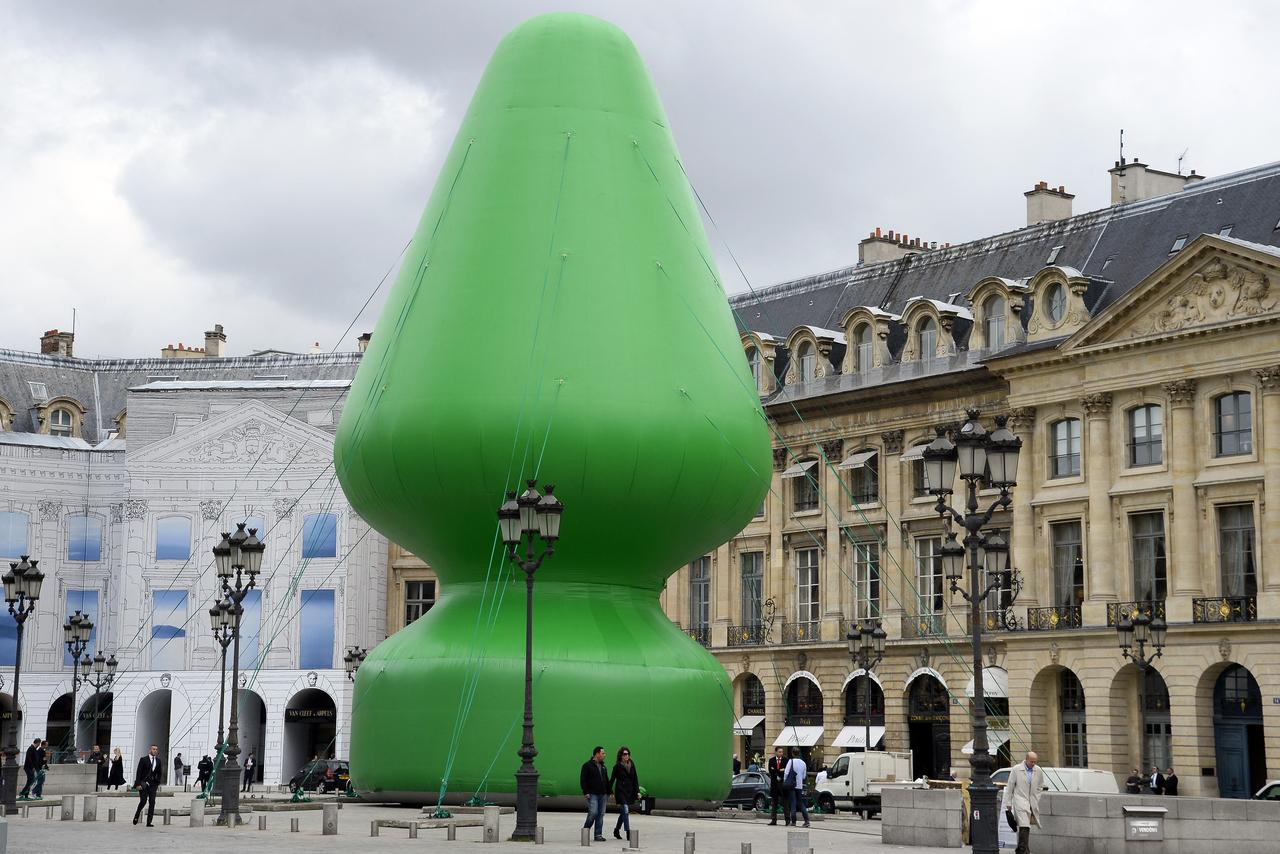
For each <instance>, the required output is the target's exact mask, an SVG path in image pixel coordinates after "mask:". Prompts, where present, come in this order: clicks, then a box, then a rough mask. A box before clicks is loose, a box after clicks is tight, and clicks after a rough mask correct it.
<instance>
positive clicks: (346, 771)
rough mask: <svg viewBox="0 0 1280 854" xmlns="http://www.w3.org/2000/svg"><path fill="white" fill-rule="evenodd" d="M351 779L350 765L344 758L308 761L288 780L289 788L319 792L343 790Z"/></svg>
mask: <svg viewBox="0 0 1280 854" xmlns="http://www.w3.org/2000/svg"><path fill="white" fill-rule="evenodd" d="M350 781H351V766H350V765H348V764H347V761H346V760H345V759H322V760H320V761H318V762H308V763H307V764H306V765H303V766H302V767H301V768H300V769H298V773H297V774H294V775H293V777H292V779H290V780H289V788H290V789H297V788H302V789H303V790H304V791H318V792H321V793H325V794H327V793H329V792H344V791H346V789H347V786H348V785H349V784H350Z"/></svg>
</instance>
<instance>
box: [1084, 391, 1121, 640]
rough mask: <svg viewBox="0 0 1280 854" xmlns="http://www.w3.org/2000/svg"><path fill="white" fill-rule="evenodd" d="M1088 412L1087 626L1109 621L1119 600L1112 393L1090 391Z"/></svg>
mask: <svg viewBox="0 0 1280 854" xmlns="http://www.w3.org/2000/svg"><path fill="white" fill-rule="evenodd" d="M1081 403H1082V404H1083V405H1084V411H1085V422H1086V423H1085V426H1086V428H1087V430H1088V434H1089V436H1088V442H1089V450H1088V455H1087V456H1086V457H1085V459H1084V465H1085V467H1086V470H1085V471H1086V474H1085V480H1086V482H1087V483H1088V485H1089V540H1088V542H1089V553H1088V555H1087V556H1086V559H1085V567H1086V572H1087V578H1086V580H1085V589H1086V590H1087V591H1088V593H1087V598H1086V600H1085V605H1084V614H1083V617H1084V624H1085V625H1086V626H1105V625H1106V624H1107V606H1106V603H1107V602H1114V601H1115V600H1116V562H1115V549H1114V547H1113V542H1114V539H1115V535H1116V532H1115V528H1114V526H1113V525H1112V521H1111V495H1110V491H1111V395H1110V394H1108V393H1102V394H1090V395H1087V396H1086V397H1084V398H1083V399H1082V400H1081Z"/></svg>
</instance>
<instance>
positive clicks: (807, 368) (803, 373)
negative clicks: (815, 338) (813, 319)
mask: <svg viewBox="0 0 1280 854" xmlns="http://www.w3.org/2000/svg"><path fill="white" fill-rule="evenodd" d="M796 359H797V360H798V361H799V364H800V382H802V383H810V382H813V381H814V380H815V379H817V378H818V351H817V350H816V349H815V348H814V346H813V344H811V343H810V342H808V341H805V342H804V343H802V344H801V345H800V349H799V351H798V352H797V353H796Z"/></svg>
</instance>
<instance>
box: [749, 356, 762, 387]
mask: <svg viewBox="0 0 1280 854" xmlns="http://www.w3.org/2000/svg"><path fill="white" fill-rule="evenodd" d="M747 367H749V368H751V381H752V382H754V383H755V386H756V391H760V351H759V350H757V349H756V348H755V347H748V348H747Z"/></svg>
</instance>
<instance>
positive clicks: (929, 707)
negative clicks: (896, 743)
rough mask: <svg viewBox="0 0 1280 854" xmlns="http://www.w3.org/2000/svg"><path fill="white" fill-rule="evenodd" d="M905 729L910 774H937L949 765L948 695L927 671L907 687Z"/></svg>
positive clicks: (931, 775) (944, 688) (919, 775)
mask: <svg viewBox="0 0 1280 854" xmlns="http://www.w3.org/2000/svg"><path fill="white" fill-rule="evenodd" d="M907 729H908V734H909V739H910V744H911V774H912V776H913V777H916V778H917V779H918V778H920V777H936V776H938V772H940V771H942V770H943V769H944V768H949V767H951V695H950V694H948V693H947V689H946V686H944V685H943V684H942V683H941V682H939V681H938V680H937V679H936V678H934V677H933V676H930V675H929V674H927V673H926V674H922V675H920V676H917V677H916V678H915V679H914V680H912V682H911V684H910V685H909V686H908V688H907Z"/></svg>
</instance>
